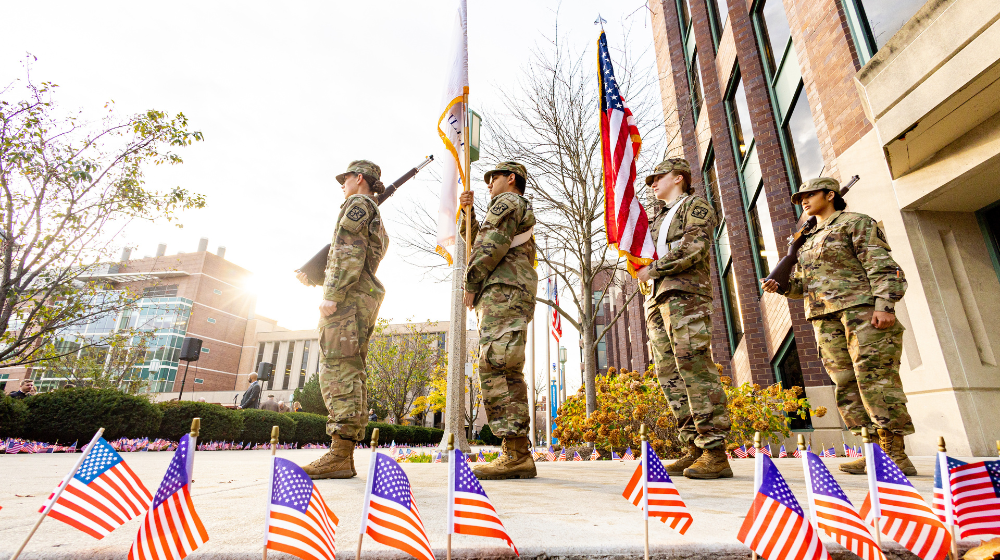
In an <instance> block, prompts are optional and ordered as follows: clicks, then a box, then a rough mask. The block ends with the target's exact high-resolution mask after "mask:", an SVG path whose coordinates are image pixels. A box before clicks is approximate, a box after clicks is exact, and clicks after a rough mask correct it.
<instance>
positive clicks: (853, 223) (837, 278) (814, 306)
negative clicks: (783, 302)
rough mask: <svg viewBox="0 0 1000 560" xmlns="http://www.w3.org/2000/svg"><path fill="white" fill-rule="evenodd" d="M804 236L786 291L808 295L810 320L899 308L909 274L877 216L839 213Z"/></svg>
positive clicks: (807, 307)
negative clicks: (866, 308)
mask: <svg viewBox="0 0 1000 560" xmlns="http://www.w3.org/2000/svg"><path fill="white" fill-rule="evenodd" d="M805 235H806V236H807V237H806V241H805V243H804V244H803V245H802V248H801V249H799V264H797V265H796V266H795V269H794V270H793V271H792V278H791V280H790V281H789V287H788V291H787V293H786V294H785V295H786V296H787V297H790V298H795V299H801V298H803V297H804V298H805V299H806V317H807V318H810V319H811V318H813V317H817V316H820V315H826V314H827V313H833V312H834V311H840V310H841V309H847V308H849V307H855V306H858V305H874V306H875V309H876V310H877V311H887V312H889V313H893V312H894V311H895V303H896V302H897V301H899V300H900V299H902V298H903V293H905V292H906V278H905V277H904V276H903V271H902V270H901V269H900V268H899V265H897V264H896V261H894V260H893V259H892V256H891V255H889V251H891V248H890V247H889V243H888V242H887V241H886V237H885V232H883V231H882V228H880V227H879V226H878V224H876V223H875V220H873V219H871V218H870V217H868V216H866V215H864V214H857V213H854V212H843V211H839V212H834V213H833V215H831V216H830V217H829V219H827V220H826V221H824V222H823V223H820V224H818V225H817V226H816V227H815V228H814V229H813V230H812V231H809V232H808V233H806V234H805Z"/></svg>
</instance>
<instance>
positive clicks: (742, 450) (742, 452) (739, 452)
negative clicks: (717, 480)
mask: <svg viewBox="0 0 1000 560" xmlns="http://www.w3.org/2000/svg"><path fill="white" fill-rule="evenodd" d="M733 455H736V456H737V457H739V458H740V459H746V458H747V446H745V445H741V446H739V447H737V448H736V449H733Z"/></svg>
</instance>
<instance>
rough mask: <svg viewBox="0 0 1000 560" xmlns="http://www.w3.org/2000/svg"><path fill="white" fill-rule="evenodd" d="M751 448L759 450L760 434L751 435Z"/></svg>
mask: <svg viewBox="0 0 1000 560" xmlns="http://www.w3.org/2000/svg"><path fill="white" fill-rule="evenodd" d="M753 446H754V447H755V448H757V449H760V432H754V433H753Z"/></svg>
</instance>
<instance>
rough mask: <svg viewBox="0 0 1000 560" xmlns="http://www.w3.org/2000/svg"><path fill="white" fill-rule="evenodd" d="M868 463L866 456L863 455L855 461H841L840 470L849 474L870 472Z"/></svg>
mask: <svg viewBox="0 0 1000 560" xmlns="http://www.w3.org/2000/svg"><path fill="white" fill-rule="evenodd" d="M866 464H867V463H866V459H865V458H864V457H861V458H858V459H855V460H853V461H848V462H846V463H841V464H840V470H842V471H844V472H845V473H849V474H865V473H867V472H868V470H867V467H866Z"/></svg>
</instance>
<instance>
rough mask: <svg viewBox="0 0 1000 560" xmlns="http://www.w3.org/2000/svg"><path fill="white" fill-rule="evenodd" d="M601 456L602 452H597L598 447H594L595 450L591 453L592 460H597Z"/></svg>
mask: <svg viewBox="0 0 1000 560" xmlns="http://www.w3.org/2000/svg"><path fill="white" fill-rule="evenodd" d="M600 458H601V454H600V453H598V452H597V448H596V447H595V448H594V452H593V453H591V454H590V460H591V461H596V460H598V459H600Z"/></svg>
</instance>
